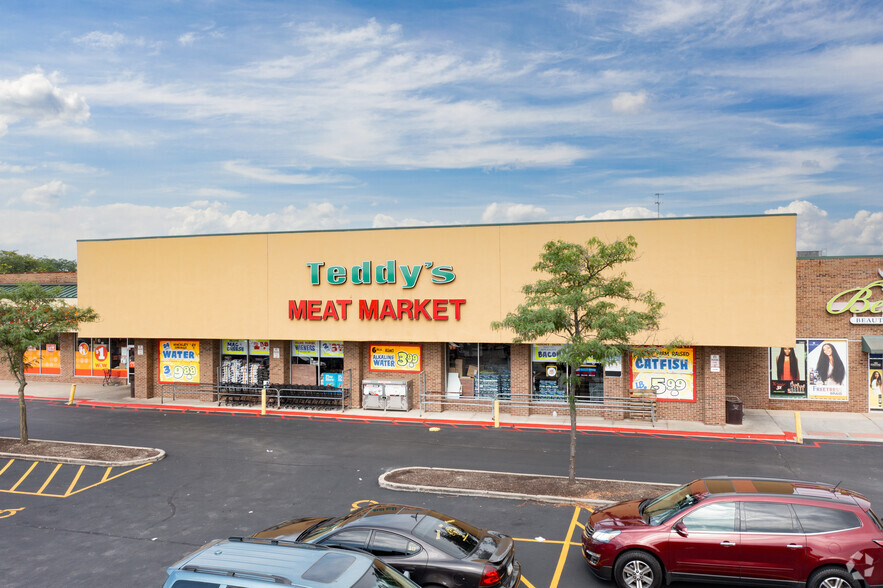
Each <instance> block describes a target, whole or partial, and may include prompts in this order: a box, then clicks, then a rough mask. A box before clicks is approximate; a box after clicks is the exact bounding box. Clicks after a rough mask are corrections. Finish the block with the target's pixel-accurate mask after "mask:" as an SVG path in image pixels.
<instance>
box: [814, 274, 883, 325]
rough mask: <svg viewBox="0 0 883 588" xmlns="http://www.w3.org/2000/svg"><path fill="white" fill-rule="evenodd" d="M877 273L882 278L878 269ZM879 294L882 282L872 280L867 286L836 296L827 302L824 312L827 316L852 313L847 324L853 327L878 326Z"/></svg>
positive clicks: (881, 320) (881, 313) (882, 302)
mask: <svg viewBox="0 0 883 588" xmlns="http://www.w3.org/2000/svg"><path fill="white" fill-rule="evenodd" d="M877 273H878V274H880V276H881V277H883V270H879V269H878V270H877ZM875 290H876V292H875ZM881 292H883V280H874V281H873V282H871V283H870V284H868V285H867V286H860V287H858V288H850V289H849V290H844V291H843V292H840V293H839V294H836V295H835V296H834V297H832V298H831V299H830V300H829V301H828V304H827V306H826V310H827V311H828V313H829V314H842V313H844V312H849V313H852V317H850V319H849V322H851V323H852V324H854V325H880V324H883V297H881V296H880V294H881ZM858 315H864V316H858Z"/></svg>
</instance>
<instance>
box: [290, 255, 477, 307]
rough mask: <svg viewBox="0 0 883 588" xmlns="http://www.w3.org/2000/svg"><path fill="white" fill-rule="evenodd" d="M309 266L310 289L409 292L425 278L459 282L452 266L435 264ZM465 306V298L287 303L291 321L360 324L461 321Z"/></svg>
mask: <svg viewBox="0 0 883 588" xmlns="http://www.w3.org/2000/svg"><path fill="white" fill-rule="evenodd" d="M306 265H307V268H308V272H309V280H310V285H311V286H321V285H323V284H327V285H329V286H342V285H346V284H349V285H352V286H361V285H368V284H378V285H387V284H388V285H393V286H396V285H398V286H400V287H401V288H402V289H403V290H410V289H411V288H414V287H415V286H416V285H417V283H418V281H419V280H420V279H421V277H422V276H426V278H425V279H426V280H429V281H430V282H431V283H432V284H449V283H451V282H453V281H454V278H456V275H455V274H454V268H453V267H452V266H450V265H436V264H435V263H434V262H432V261H424V262H423V263H421V264H418V265H413V266H410V265H399V264H397V263H396V261H395V260H394V259H390V260H387V261H385V262H382V263H377V264H375V263H373V262H371V261H363V262H361V263H359V264H358V265H354V266H352V267H349V268H347V267H345V266H342V265H326V264H325V262H324V261H314V262H309V263H307V264H306ZM464 304H466V300H465V299H462V298H406V297H400V298H386V299H371V300H369V299H361V300H353V299H352V298H341V299H336V298H335V299H331V300H320V299H312V300H310V299H301V300H289V301H288V318H289V320H308V321H326V320H334V321H339V320H347V318H348V317H353V316H354V315H355V316H357V317H358V318H359V320H380V321H382V320H384V319H392V320H412V321H416V320H421V319H423V320H427V321H447V320H451V319H453V320H455V321H459V320H460V314H461V313H460V310H461V307H462V306H463V305H464Z"/></svg>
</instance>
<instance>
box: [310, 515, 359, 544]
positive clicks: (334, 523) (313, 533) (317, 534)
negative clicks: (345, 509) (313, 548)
mask: <svg viewBox="0 0 883 588" xmlns="http://www.w3.org/2000/svg"><path fill="white" fill-rule="evenodd" d="M362 514H363V513H362V512H361V511H356V512H353V513H350V514H347V515H344V516H342V517H337V518H333V519H328V520H327V521H323V522H321V523H319V524H318V525H316V526H315V527H313V528H312V529H308V530H307V531H308V532H307V534H305V535H302V536H301V537H298V539H297V540H298V541H304V542H306V543H315V542H316V540H318V539H319V538H321V537H324V536H325V535H327V534H328V533H330V532H331V531H334V530H336V529H338V528H339V527H342V526H343V525H345V524H347V523H348V522H350V521H351V520H353V519H357V518H359V517H361V516H362Z"/></svg>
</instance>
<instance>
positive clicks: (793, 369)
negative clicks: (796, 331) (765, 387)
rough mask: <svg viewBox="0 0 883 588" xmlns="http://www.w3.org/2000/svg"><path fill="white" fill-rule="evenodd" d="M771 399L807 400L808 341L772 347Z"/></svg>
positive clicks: (770, 354)
mask: <svg viewBox="0 0 883 588" xmlns="http://www.w3.org/2000/svg"><path fill="white" fill-rule="evenodd" d="M769 360H770V398H806V373H807V372H806V340H805V339H798V340H797V342H796V343H795V344H794V347H770V351H769Z"/></svg>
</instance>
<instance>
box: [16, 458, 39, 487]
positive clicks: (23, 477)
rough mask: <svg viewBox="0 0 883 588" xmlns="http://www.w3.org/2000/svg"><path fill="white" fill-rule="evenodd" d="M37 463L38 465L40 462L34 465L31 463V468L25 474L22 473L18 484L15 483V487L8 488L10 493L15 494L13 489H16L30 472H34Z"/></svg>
mask: <svg viewBox="0 0 883 588" xmlns="http://www.w3.org/2000/svg"><path fill="white" fill-rule="evenodd" d="M38 463H40V462H39V461H35V462H34V463H32V464H31V467H29V468H28V471H26V472H25V473H24V475H23V476H22V477H21V478H19V479H18V482H16V483H15V486H13V487H12V488H10V489H9V491H10V492H15V489H16V488H18V486H19V484H21V483H22V482H24V481H25V478H27V477H28V474H30V473H31V472H32V471H34V468H35V467H37V464H38Z"/></svg>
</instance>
